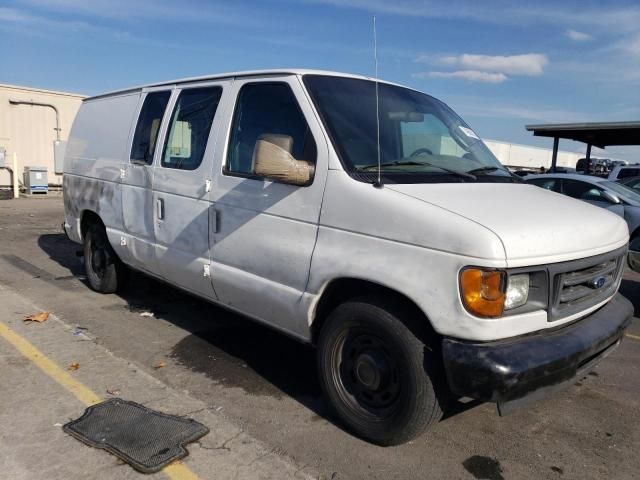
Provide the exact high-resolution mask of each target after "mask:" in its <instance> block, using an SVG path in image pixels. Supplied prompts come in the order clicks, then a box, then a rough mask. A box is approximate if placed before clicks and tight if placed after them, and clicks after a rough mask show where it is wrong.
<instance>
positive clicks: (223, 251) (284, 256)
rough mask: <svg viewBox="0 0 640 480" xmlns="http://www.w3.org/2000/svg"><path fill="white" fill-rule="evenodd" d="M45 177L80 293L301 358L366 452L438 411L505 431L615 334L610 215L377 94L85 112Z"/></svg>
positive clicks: (427, 107)
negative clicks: (230, 314) (196, 304)
mask: <svg viewBox="0 0 640 480" xmlns="http://www.w3.org/2000/svg"><path fill="white" fill-rule="evenodd" d="M376 93H378V96H376ZM377 106H378V107H377ZM378 123H379V130H378ZM378 132H379V135H378ZM64 170H65V174H64V201H65V222H64V228H65V231H66V233H67V235H68V236H69V238H70V239H72V240H73V241H75V242H78V243H83V244H84V262H85V266H86V271H87V277H88V281H89V283H90V285H91V287H92V288H93V289H95V290H97V291H99V292H104V293H111V292H114V291H116V289H117V288H118V287H119V286H120V285H121V281H122V277H123V275H124V273H125V272H126V268H125V267H130V268H132V269H135V270H139V271H142V272H145V273H147V274H149V275H151V276H153V277H156V278H159V279H162V280H164V281H165V282H168V283H170V284H172V285H175V286H176V287H179V288H181V289H184V290H186V291H188V292H191V293H193V294H194V295H198V296H200V297H202V298H205V299H207V300H210V301H211V302H214V303H216V304H219V305H221V306H224V307H226V308H229V309H231V310H234V311H237V312H240V313H242V314H244V315H247V316H249V317H251V318H253V319H255V320H257V321H259V322H263V323H265V324H267V325H269V326H271V327H273V328H276V329H278V330H281V331H282V332H284V333H286V334H288V335H291V336H293V337H295V338H297V339H299V340H301V341H303V342H308V343H311V344H313V345H315V346H317V352H318V357H317V358H318V369H319V376H320V379H321V383H322V386H323V389H324V392H325V395H326V398H327V400H328V403H329V404H330V405H331V406H332V407H333V410H334V413H335V414H336V415H337V417H338V418H339V419H340V420H341V421H342V422H343V424H344V425H345V426H346V427H347V428H348V429H349V430H350V431H352V432H354V433H355V434H357V435H359V436H361V437H363V438H365V439H367V440H369V441H371V442H374V443H377V444H380V445H392V444H398V443H401V442H404V441H407V440H409V439H411V438H413V437H415V436H416V435H418V434H419V433H420V432H422V431H423V430H424V429H425V428H426V427H428V426H429V425H430V424H433V423H434V422H436V421H438V419H439V418H440V416H441V413H442V407H443V406H444V404H445V401H446V399H447V398H449V397H450V396H451V395H453V396H455V397H471V398H474V399H477V400H480V401H487V402H496V403H497V405H498V409H499V412H500V413H501V414H504V413H506V412H508V411H510V410H511V409H513V408H514V407H517V406H519V405H521V404H522V403H524V402H526V401H528V400H530V399H534V398H538V397H540V396H542V395H544V394H546V393H548V392H549V391H550V390H553V389H555V388H556V387H559V386H562V385H565V384H567V383H569V382H571V381H572V379H573V378H574V377H576V376H577V375H581V374H583V373H584V372H585V371H586V370H587V369H589V368H591V367H592V366H593V365H594V364H595V363H597V362H598V361H599V360H601V359H602V358H603V357H604V356H606V355H607V354H609V353H610V352H611V351H612V350H613V349H615V348H616V346H617V345H618V344H619V343H620V340H621V338H622V336H623V331H624V329H625V327H626V326H627V325H628V324H629V322H630V319H631V317H632V313H633V309H632V306H631V304H630V302H628V301H627V300H626V299H624V298H623V297H622V296H621V295H620V294H618V293H617V291H618V287H619V285H620V281H621V276H622V270H623V267H624V259H625V254H626V251H627V242H628V240H629V238H628V230H627V225H626V223H625V222H624V220H623V219H622V218H620V217H618V216H617V215H614V214H612V213H610V212H608V211H606V210H604V209H600V208H596V207H593V206H591V205H589V204H587V203H584V202H580V201H576V200H573V199H571V198H568V197H565V196H562V195H558V194H556V193H553V192H548V191H545V190H543V189H540V188H537V187H535V186H533V185H527V184H525V183H523V182H522V181H521V180H520V179H519V178H518V177H516V176H514V175H512V174H510V173H509V172H508V171H507V170H506V169H505V168H504V167H502V165H501V164H500V163H499V162H498V161H497V160H496V158H495V157H494V156H493V155H492V154H491V152H490V151H489V150H488V149H487V147H486V146H485V145H484V144H483V142H482V141H481V140H480V139H479V138H478V136H477V135H476V133H474V131H473V130H472V129H471V128H470V127H469V126H468V125H467V124H466V123H464V122H463V121H462V119H460V117H458V116H457V115H456V114H455V113H454V112H453V111H452V110H451V109H450V108H449V107H447V106H446V105H445V104H444V103H442V102H441V101H439V100H436V99H435V98H433V97H430V96H428V95H425V94H423V93H420V92H418V91H415V90H412V89H409V88H404V87H401V86H398V85H394V84H391V83H387V82H379V83H376V82H375V81H373V80H372V79H370V78H364V77H357V76H352V75H345V74H338V73H331V72H319V71H308V70H272V71H256V72H244V73H233V74H226V75H216V76H207V77H199V78H192V79H187V80H180V81H171V82H164V83H157V84H153V85H148V86H144V87H138V88H132V89H129V90H122V91H118V92H114V93H108V94H105V95H100V96H97V97H93V98H88V99H86V100H85V101H84V102H83V104H82V107H81V108H80V111H79V113H78V115H77V117H76V120H75V123H74V125H73V129H72V132H71V138H70V139H69V143H68V146H67V152H66V159H65V169H64ZM273 354H274V355H277V354H278V352H273Z"/></svg>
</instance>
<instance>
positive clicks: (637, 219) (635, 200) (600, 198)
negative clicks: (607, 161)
mask: <svg viewBox="0 0 640 480" xmlns="http://www.w3.org/2000/svg"><path fill="white" fill-rule="evenodd" d="M638 178H639V180H638V182H640V177H638ZM525 181H526V182H527V183H531V184H533V185H537V186H538V187H542V188H544V189H546V190H551V191H554V192H557V193H562V194H564V195H568V196H570V197H573V198H577V199H578V200H583V201H585V202H588V203H591V204H592V205H596V206H598V207H602V208H606V209H607V210H610V211H612V212H614V213H616V214H618V215H620V216H621V217H623V218H624V219H625V220H626V222H627V225H628V226H629V233H630V239H631V240H630V250H631V251H632V254H631V255H630V256H629V266H630V267H631V268H633V269H634V270H636V271H640V253H639V254H638V255H635V254H634V253H633V252H635V251H638V252H640V192H638V191H637V190H634V189H633V188H631V187H629V186H628V185H625V184H623V183H616V182H612V181H610V180H607V179H605V178H600V177H593V176H589V175H567V174H548V175H529V176H528V177H526V178H525ZM633 258H636V259H637V260H636V262H634V261H633Z"/></svg>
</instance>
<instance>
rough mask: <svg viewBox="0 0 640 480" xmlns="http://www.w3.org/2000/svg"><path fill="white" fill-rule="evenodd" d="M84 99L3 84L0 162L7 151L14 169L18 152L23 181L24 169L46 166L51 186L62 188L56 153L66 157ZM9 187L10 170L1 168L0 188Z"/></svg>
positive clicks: (6, 161)
mask: <svg viewBox="0 0 640 480" xmlns="http://www.w3.org/2000/svg"><path fill="white" fill-rule="evenodd" d="M83 98H85V96H84V95H78V94H75V93H67V92H55V91H51V90H43V89H40V88H28V87H19V86H15V85H2V84H0V162H1V161H2V157H3V155H2V153H1V152H2V151H4V152H5V154H4V166H5V167H9V168H11V166H12V160H13V154H14V153H15V155H16V157H17V160H18V171H17V174H18V178H19V179H20V181H22V178H23V172H24V167H46V168H47V171H48V181H49V184H52V185H61V184H62V175H56V174H55V164H54V160H55V156H56V151H57V156H58V157H60V156H61V155H63V154H64V146H65V145H66V141H67V139H68V138H69V131H70V130H71V124H72V123H73V119H74V118H75V116H76V113H77V112H78V109H79V108H80V104H81V103H82V100H83ZM58 164H59V165H61V163H60V162H59V163H58ZM1 166H3V165H0V167H1ZM10 185H11V173H10V171H9V170H7V169H6V168H2V169H0V186H2V187H8V186H10Z"/></svg>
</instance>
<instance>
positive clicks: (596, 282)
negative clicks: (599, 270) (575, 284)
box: [589, 277, 607, 288]
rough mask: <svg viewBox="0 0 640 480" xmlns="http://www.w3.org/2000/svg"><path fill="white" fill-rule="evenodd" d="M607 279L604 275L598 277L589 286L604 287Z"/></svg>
mask: <svg viewBox="0 0 640 480" xmlns="http://www.w3.org/2000/svg"><path fill="white" fill-rule="evenodd" d="M606 281H607V279H606V278H604V277H596V278H594V279H593V280H591V281H590V282H589V286H590V287H591V288H602V287H604V284H605V283H606Z"/></svg>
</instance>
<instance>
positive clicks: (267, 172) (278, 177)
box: [252, 135, 315, 186]
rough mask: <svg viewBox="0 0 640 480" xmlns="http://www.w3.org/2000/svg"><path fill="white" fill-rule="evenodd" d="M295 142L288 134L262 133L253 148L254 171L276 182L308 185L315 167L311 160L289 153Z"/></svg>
mask: <svg viewBox="0 0 640 480" xmlns="http://www.w3.org/2000/svg"><path fill="white" fill-rule="evenodd" d="M292 144H293V140H292V138H291V137H289V136H287V135H260V136H259V137H258V140H257V141H256V146H255V148H254V150H253V160H252V162H253V172H254V173H255V174H256V175H257V176H259V177H265V178H268V179H271V180H274V181H276V182H282V183H289V184H291V185H300V186H304V185H308V184H309V182H310V181H311V179H312V178H313V174H314V172H315V167H314V165H313V164H312V163H311V162H307V161H305V160H296V159H295V158H293V155H291V153H289V150H288V149H287V148H283V147H288V148H289V149H290V148H291V145H292Z"/></svg>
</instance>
